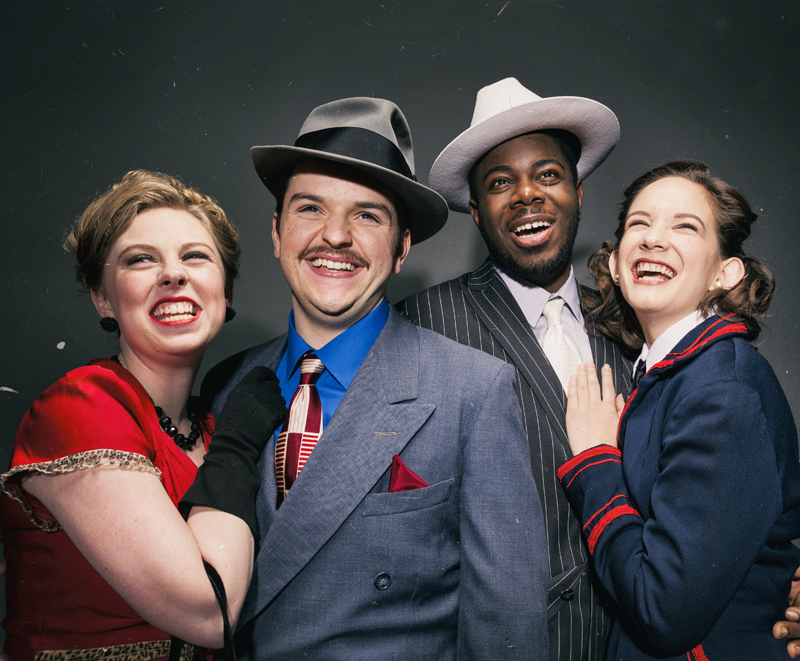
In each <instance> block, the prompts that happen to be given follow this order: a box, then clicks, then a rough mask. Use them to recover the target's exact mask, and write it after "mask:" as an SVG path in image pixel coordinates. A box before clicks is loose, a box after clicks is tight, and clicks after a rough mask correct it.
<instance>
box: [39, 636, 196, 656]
mask: <svg viewBox="0 0 800 661" xmlns="http://www.w3.org/2000/svg"><path fill="white" fill-rule="evenodd" d="M169 650H170V641H169V640H149V641H146V642H141V643H128V644H126V645H110V646H108V647H93V648H91V649H85V650H44V651H41V652H37V653H36V656H35V657H34V659H35V661H100V660H101V659H102V660H103V661H108V660H109V659H111V660H112V661H152V660H153V659H166V658H167V657H169ZM196 652H197V648H196V647H195V646H194V645H189V644H188V643H186V644H184V646H183V647H182V648H181V657H180V658H181V661H191V660H192V659H194V658H195V654H196Z"/></svg>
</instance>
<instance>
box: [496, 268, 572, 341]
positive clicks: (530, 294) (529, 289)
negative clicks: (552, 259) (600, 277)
mask: <svg viewBox="0 0 800 661" xmlns="http://www.w3.org/2000/svg"><path fill="white" fill-rule="evenodd" d="M494 268H495V270H496V271H497V274H498V275H499V276H500V278H501V279H502V280H503V282H505V283H506V286H507V287H508V288H509V290H510V291H511V295H512V296H513V297H514V300H516V301H517V303H518V304H519V307H520V308H521V309H522V314H524V315H525V319H527V320H528V324H530V326H531V327H535V326H536V324H538V323H539V319H540V318H541V316H542V311H543V310H544V306H545V305H547V301H549V300H550V299H551V298H555V297H556V296H560V297H561V298H563V299H564V302H565V303H566V305H565V306H564V309H565V310H566V309H569V312H570V315H571V316H572V318H573V320H574V321H576V322H577V323H578V324H580V325H583V314H582V313H581V299H580V296H579V294H578V283H577V281H576V280H575V274H574V273H573V270H572V266H570V267H569V276H568V277H567V281H566V282H565V283H564V284H563V285H561V289H559V290H558V291H557V292H556V293H555V294H551V293H550V292H548V291H547V290H546V289H542V288H541V287H539V286H538V285H534V284H531V283H530V282H528V281H526V280H522V279H520V278H516V277H515V276H513V275H511V274H509V273H506V272H505V271H504V270H503V269H501V268H500V267H499V266H497V264H494Z"/></svg>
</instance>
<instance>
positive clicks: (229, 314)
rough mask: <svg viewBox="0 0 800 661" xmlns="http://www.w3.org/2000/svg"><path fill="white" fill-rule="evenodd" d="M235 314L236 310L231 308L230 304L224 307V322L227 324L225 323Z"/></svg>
mask: <svg viewBox="0 0 800 661" xmlns="http://www.w3.org/2000/svg"><path fill="white" fill-rule="evenodd" d="M235 316H236V310H234V309H233V308H232V307H230V306H227V307H226V308H225V323H226V324H227V323H228V322H229V321H230V320H231V319H233V318H234V317H235Z"/></svg>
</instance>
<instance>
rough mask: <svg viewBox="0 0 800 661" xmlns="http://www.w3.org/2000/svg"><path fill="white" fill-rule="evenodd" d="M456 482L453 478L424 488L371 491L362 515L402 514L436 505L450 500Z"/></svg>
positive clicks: (365, 501)
mask: <svg viewBox="0 0 800 661" xmlns="http://www.w3.org/2000/svg"><path fill="white" fill-rule="evenodd" d="M454 482H455V478H451V479H449V480H445V481H444V482H437V483H436V484H432V485H431V486H429V487H424V488H423V489H412V490H411V491H399V492H397V493H371V494H369V495H367V497H366V498H365V499H364V506H363V508H362V510H361V516H383V515H385V514H400V513H402V512H414V511H416V510H422V509H425V508H428V507H434V506H435V505H439V504H440V503H444V502H446V501H447V500H449V498H450V493H451V492H452V490H453V483H454Z"/></svg>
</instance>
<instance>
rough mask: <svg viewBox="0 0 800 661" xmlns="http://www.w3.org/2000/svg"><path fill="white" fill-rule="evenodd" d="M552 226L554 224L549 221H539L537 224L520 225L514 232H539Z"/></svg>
mask: <svg viewBox="0 0 800 661" xmlns="http://www.w3.org/2000/svg"><path fill="white" fill-rule="evenodd" d="M550 225H552V223H551V222H550V221H548V220H537V221H536V222H535V223H525V224H524V225H520V226H519V227H517V228H516V229H515V230H514V234H519V233H520V232H527V231H528V230H538V229H539V228H540V227H550Z"/></svg>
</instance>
